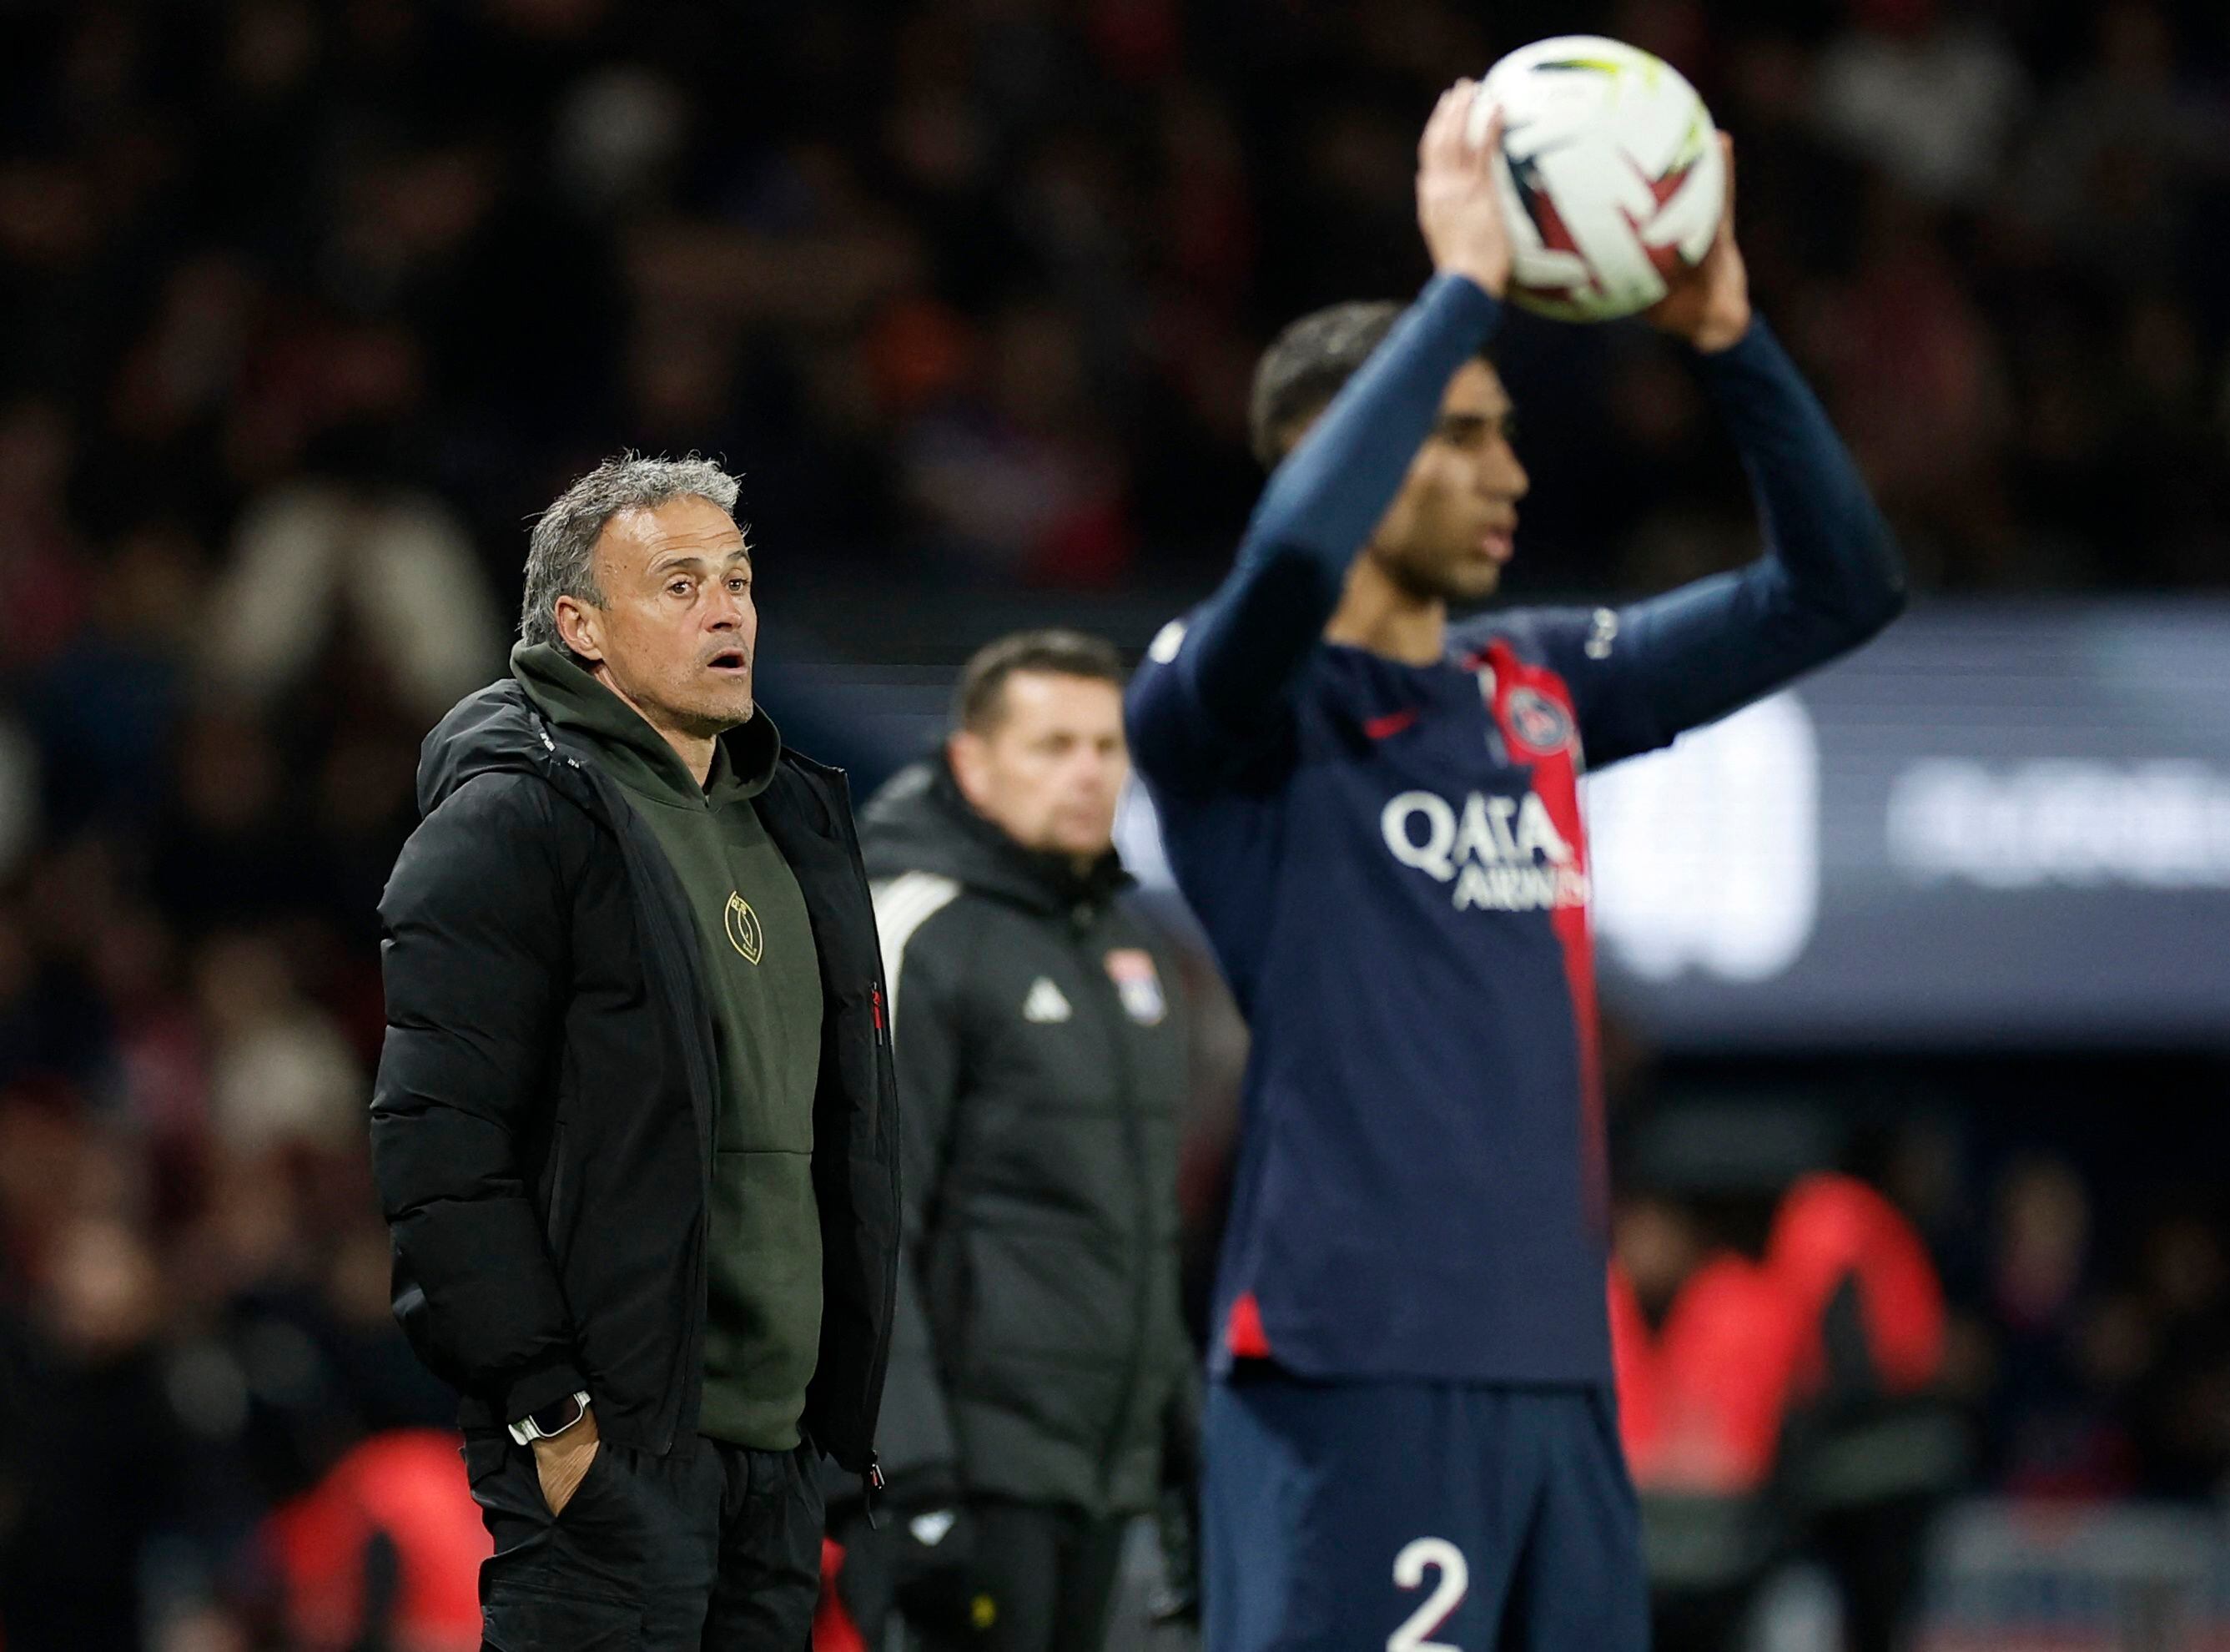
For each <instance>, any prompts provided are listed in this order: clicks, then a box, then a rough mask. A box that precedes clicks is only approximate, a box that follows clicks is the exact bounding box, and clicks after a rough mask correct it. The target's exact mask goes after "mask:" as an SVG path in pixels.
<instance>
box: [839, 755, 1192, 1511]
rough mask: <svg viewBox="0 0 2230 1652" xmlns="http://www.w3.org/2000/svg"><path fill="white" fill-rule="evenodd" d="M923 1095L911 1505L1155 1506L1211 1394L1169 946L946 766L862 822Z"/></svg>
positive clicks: (886, 1443)
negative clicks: (1180, 1226) (931, 1493)
mask: <svg viewBox="0 0 2230 1652" xmlns="http://www.w3.org/2000/svg"><path fill="white" fill-rule="evenodd" d="M860 825H861V837H862V839H863V841H864V843H865V845H866V850H867V870H868V874H869V875H870V876H871V877H873V879H874V880H875V892H876V897H875V899H876V913H877V915H878V918H879V920H880V922H881V925H882V931H883V949H884V973H885V976H886V979H887V980H888V981H889V983H890V991H891V998H892V1033H893V1038H894V1040H895V1042H896V1047H897V1058H898V1070H899V1094H900V1096H901V1098H902V1099H903V1101H904V1108H903V1118H904V1120H905V1126H904V1152H905V1168H906V1173H905V1176H904V1178H903V1183H904V1187H905V1195H906V1198H905V1210H906V1235H907V1260H908V1262H909V1266H908V1267H907V1268H906V1269H905V1270H904V1271H903V1273H902V1274H901V1278H900V1281H899V1319H898V1326H897V1331H896V1333H895V1338H894V1341H893V1350H892V1358H891V1375H890V1385H889V1391H888V1394H887V1397H886V1401H885V1404H884V1408H883V1423H882V1430H881V1448H882V1453H883V1459H884V1462H885V1465H886V1468H888V1470H889V1472H890V1475H891V1485H892V1490H893V1496H895V1497H900V1498H904V1497H906V1494H907V1491H908V1487H909V1486H910V1485H911V1486H914V1487H919V1486H922V1485H923V1484H925V1483H929V1484H938V1483H940V1482H942V1481H944V1480H945V1479H946V1477H948V1476H951V1477H955V1478H957V1482H958V1486H959V1488H960V1489H962V1490H964V1491H965V1492H967V1493H970V1494H986V1493H988V1494H995V1495H999V1496H1006V1497H1014V1498H1019V1499H1023V1500H1028V1501H1032V1502H1043V1503H1058V1504H1066V1505H1068V1506H1071V1507H1077V1508H1080V1509H1083V1510H1086V1511H1087V1512H1089V1513H1128V1512H1137V1511H1142V1510H1145V1509H1150V1508H1151V1507H1154V1505H1155V1500H1156V1497H1157V1493H1158V1490H1159V1487H1160V1485H1161V1482H1162V1455H1163V1438H1164V1432H1165V1429H1168V1430H1170V1431H1173V1432H1175V1433H1176V1434H1177V1435H1178V1436H1182V1435H1183V1433H1184V1432H1185V1430H1186V1429H1187V1427H1188V1423H1189V1416H1188V1414H1189V1409H1190V1407H1191V1405H1192V1404H1194V1403H1195V1399H1196V1388H1195V1378H1194V1372H1193V1365H1194V1353H1193V1350H1192V1346H1191V1344H1190V1340H1189V1337H1188V1336H1187V1334H1186V1332H1185V1330H1184V1327H1183V1322H1182V1320H1181V1318H1180V1313H1179V1308H1178V1304H1177V1238H1178V1234H1177V1204H1176V1145H1177V1122H1178V1112H1179V1107H1180V1103H1181V1101H1182V1099H1183V1087H1184V1083H1185V1039H1184V1029H1183V1016H1182V1009H1183V1006H1182V1005H1181V1004H1180V1003H1178V1002H1177V1001H1176V996H1175V991H1174V985H1175V976H1174V972H1173V971H1172V968H1171V966H1170V961H1169V959H1168V958H1167V956H1166V954H1165V952H1163V948H1162V945H1161V943H1160V941H1159V939H1157V937H1156V936H1154V935H1153V933H1152V932H1150V931H1149V930H1148V929H1147V928H1146V927H1145V926H1144V925H1142V924H1140V923H1139V922H1138V920H1136V919H1135V918H1134V917H1133V916H1132V915H1131V913H1130V912H1129V910H1128V909H1127V904H1126V903H1125V901H1124V900H1121V899H1118V896H1119V894H1120V892H1121V890H1122V889H1123V888H1124V887H1125V886H1126V885H1127V883H1128V880H1127V879H1126V878H1125V876H1124V875H1123V874H1122V872H1121V870H1120V868H1119V867H1118V864H1117V863H1116V861H1115V859H1114V857H1113V856H1112V855H1110V856H1108V857H1107V859H1106V860H1105V861H1104V862H1103V863H1102V864H1101V866H1099V868H1095V870H1094V871H1093V873H1092V875H1090V876H1088V877H1079V876H1078V875H1077V874H1076V873H1075V872H1074V871H1073V869H1072V868H1071V867H1070V866H1069V864H1068V863H1067V861H1064V860H1061V859H1060V858H1059V857H1055V856H1050V855H1035V854H1032V853H1029V852H1027V851H1025V850H1023V849H1021V848H1020V847H1018V846H1017V845H1016V844H1015V842H1013V841H1012V840H1011V839H1009V837H1007V836H1006V835H1005V834H1004V833H1002V831H1000V830H999V829H997V828H996V827H995V826H993V825H991V824H990V823H989V822H988V821H986V820H984V819H983V817H982V816H979V815H978V814H976V811H975V810H973V809H971V808H970V806H969V805H968V803H967V802H966V801H965V800H964V798H963V797H961V796H960V794H959V791H958V790H957V787H956V786H955V785H954V784H953V782H952V778H951V773H950V771H949V770H947V769H946V768H945V766H944V765H943V764H942V763H941V762H938V763H931V764H925V765H918V766H917V767H915V768H912V769H909V770H907V771H905V772H904V773H902V774H900V775H899V777H897V778H895V779H893V781H892V782H891V783H890V784H889V785H887V786H886V787H885V788H884V790H883V791H881V792H880V793H879V794H878V795H877V797H875V799H874V800H873V802H872V803H869V804H868V805H867V809H866V810H864V811H863V813H862V815H861V817H860Z"/></svg>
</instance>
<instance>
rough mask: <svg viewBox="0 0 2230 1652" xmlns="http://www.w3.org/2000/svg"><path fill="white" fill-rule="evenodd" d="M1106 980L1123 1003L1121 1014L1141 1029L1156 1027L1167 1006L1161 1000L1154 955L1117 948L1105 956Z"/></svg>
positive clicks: (1122, 947)
mask: <svg viewBox="0 0 2230 1652" xmlns="http://www.w3.org/2000/svg"><path fill="white" fill-rule="evenodd" d="M1107 975H1108V978H1109V979H1110V980H1112V981H1113V982H1114V983H1115V991H1116V993H1117V995H1118V997H1121V998H1122V1000H1123V1010H1124V1013H1125V1014H1126V1015H1128V1016H1130V1017H1131V1020H1133V1021H1135V1022H1137V1023H1138V1024H1139V1025H1140V1026H1141V1027H1153V1026H1157V1025H1159V1024H1160V1023H1161V1019H1162V1017H1163V1016H1166V1015H1167V1014H1169V1012H1170V1006H1169V1004H1168V1003H1167V1001H1166V1000H1164V999H1163V997H1162V978H1161V974H1160V972H1159V971H1157V970H1156V969H1155V968H1154V955H1153V954H1152V953H1151V952H1148V951H1146V949H1145V948H1144V947H1143V946H1118V947H1117V948H1116V949H1115V950H1114V951H1113V952H1110V953H1108V954H1107Z"/></svg>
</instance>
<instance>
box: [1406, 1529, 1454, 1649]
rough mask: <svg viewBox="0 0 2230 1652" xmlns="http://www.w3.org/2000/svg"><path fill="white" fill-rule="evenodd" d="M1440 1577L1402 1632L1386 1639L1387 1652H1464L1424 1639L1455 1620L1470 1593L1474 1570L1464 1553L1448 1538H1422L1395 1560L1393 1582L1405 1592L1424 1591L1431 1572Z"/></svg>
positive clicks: (1444, 1643) (1444, 1642)
mask: <svg viewBox="0 0 2230 1652" xmlns="http://www.w3.org/2000/svg"><path fill="white" fill-rule="evenodd" d="M1428 1568H1429V1569H1431V1570H1433V1571H1438V1572H1439V1573H1440V1583H1439V1584H1437V1585H1435V1586H1434V1590H1433V1592H1432V1593H1431V1594H1429V1595H1428V1596H1426V1597H1425V1604H1423V1605H1421V1606H1420V1607H1418V1608H1417V1610H1415V1611H1414V1612H1412V1613H1410V1614H1409V1616H1408V1619H1407V1621H1405V1622H1404V1623H1402V1627H1401V1628H1400V1629H1395V1631H1394V1632H1393V1633H1392V1634H1391V1635H1389V1636H1387V1637H1386V1652H1463V1649H1462V1648H1460V1647H1458V1646H1454V1645H1451V1644H1450V1643H1449V1642H1446V1641H1428V1640H1427V1639H1426V1638H1425V1637H1426V1636H1428V1635H1430V1634H1432V1633H1433V1632H1434V1630H1435V1629H1439V1628H1440V1625H1441V1624H1443V1623H1447V1621H1448V1619H1449V1618H1451V1617H1454V1616H1455V1610H1456V1608H1457V1607H1459V1606H1460V1605H1462V1604H1463V1597H1465V1596H1466V1594H1468V1593H1469V1592H1470V1591H1471V1567H1470V1566H1469V1565H1466V1563H1465V1561H1464V1558H1463V1551H1462V1550H1460V1549H1459V1548H1457V1547H1456V1546H1455V1545H1454V1544H1453V1543H1451V1542H1449V1541H1448V1540H1447V1539H1446V1538H1434V1537H1426V1538H1419V1539H1417V1540H1416V1541H1415V1543H1412V1544H1411V1545H1409V1546H1408V1547H1407V1548H1405V1549H1403V1550H1402V1552H1401V1553H1400V1554H1398V1555H1396V1556H1395V1557H1394V1581H1395V1584H1398V1585H1399V1586H1401V1587H1402V1588H1403V1589H1421V1588H1422V1587H1423V1586H1424V1583H1425V1572H1426V1571H1427V1570H1428Z"/></svg>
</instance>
